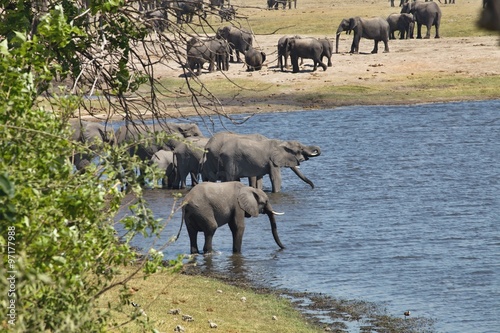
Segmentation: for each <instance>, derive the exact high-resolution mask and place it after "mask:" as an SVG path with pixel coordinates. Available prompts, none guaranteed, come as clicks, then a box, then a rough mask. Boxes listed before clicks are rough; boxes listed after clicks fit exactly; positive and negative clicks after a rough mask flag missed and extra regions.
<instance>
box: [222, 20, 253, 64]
mask: <svg viewBox="0 0 500 333" xmlns="http://www.w3.org/2000/svg"><path fill="white" fill-rule="evenodd" d="M216 37H217V38H222V39H225V40H226V41H227V42H228V44H229V48H230V51H229V54H230V61H231V62H234V57H233V51H234V52H235V53H236V61H237V62H241V58H240V53H242V54H245V52H246V51H247V50H248V49H249V48H250V47H252V44H253V37H252V34H251V33H250V32H249V31H247V30H244V29H239V28H236V27H233V26H225V27H222V28H219V29H217V34H216Z"/></svg>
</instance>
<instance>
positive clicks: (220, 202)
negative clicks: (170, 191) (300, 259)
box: [177, 182, 285, 254]
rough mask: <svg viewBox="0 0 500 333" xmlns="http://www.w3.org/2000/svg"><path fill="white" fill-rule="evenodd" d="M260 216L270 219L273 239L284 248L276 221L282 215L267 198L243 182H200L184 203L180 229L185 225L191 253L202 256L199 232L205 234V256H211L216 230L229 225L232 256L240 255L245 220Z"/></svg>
mask: <svg viewBox="0 0 500 333" xmlns="http://www.w3.org/2000/svg"><path fill="white" fill-rule="evenodd" d="M259 213H263V214H266V215H267V216H268V218H269V222H270V223H271V231H272V234H273V237H274V240H275V242H276V244H278V246H279V247H280V248H282V249H284V248H285V247H284V246H283V244H282V243H281V240H280V239H279V236H278V230H277V226H276V219H275V215H278V214H279V213H276V212H274V211H273V208H272V206H271V204H270V203H269V198H268V196H267V195H266V194H265V193H264V192H263V191H262V190H259V189H255V188H252V187H249V186H246V185H243V184H242V183H240V182H227V183H201V184H198V185H197V186H195V187H194V188H193V189H191V191H190V192H189V193H188V194H187V195H186V197H185V198H184V200H183V204H182V221H181V228H182V223H186V229H187V231H188V234H189V241H190V250H191V254H198V253H199V250H198V241H197V240H198V232H203V233H204V234H205V244H204V246H203V253H210V252H213V247H212V240H213V237H214V234H215V231H216V230H217V228H218V227H220V226H223V225H224V224H228V225H229V228H230V229H231V232H232V234H233V253H241V245H242V242H243V233H244V231H245V217H257V216H258V215H259ZM181 228H180V229H179V234H178V235H177V238H178V237H179V235H180V232H181Z"/></svg>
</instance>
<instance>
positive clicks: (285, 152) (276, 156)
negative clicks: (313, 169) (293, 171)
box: [271, 141, 299, 168]
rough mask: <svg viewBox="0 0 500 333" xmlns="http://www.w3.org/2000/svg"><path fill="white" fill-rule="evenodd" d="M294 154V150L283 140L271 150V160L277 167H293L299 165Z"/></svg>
mask: <svg viewBox="0 0 500 333" xmlns="http://www.w3.org/2000/svg"><path fill="white" fill-rule="evenodd" d="M295 154H296V152H295V151H294V150H293V149H292V148H291V147H290V144H289V143H288V142H287V141H283V142H281V143H280V144H279V145H277V146H276V147H274V149H273V150H272V152H271V161H272V162H273V163H274V165H276V166H278V167H287V168H290V167H294V166H297V165H299V161H298V160H297V158H296V157H295Z"/></svg>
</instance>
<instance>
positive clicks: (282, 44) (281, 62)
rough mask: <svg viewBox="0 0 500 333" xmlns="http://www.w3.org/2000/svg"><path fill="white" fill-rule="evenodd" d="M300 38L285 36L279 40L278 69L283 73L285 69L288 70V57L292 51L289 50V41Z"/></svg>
mask: <svg viewBox="0 0 500 333" xmlns="http://www.w3.org/2000/svg"><path fill="white" fill-rule="evenodd" d="M290 38H300V37H299V36H283V37H281V38H280V39H279V40H278V67H279V68H280V70H281V71H282V72H283V68H288V63H287V62H288V57H289V56H290V50H289V49H288V39H290Z"/></svg>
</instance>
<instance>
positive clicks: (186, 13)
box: [174, 0, 207, 24]
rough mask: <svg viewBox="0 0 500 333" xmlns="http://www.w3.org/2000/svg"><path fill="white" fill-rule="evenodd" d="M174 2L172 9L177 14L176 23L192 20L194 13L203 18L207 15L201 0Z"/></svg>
mask: <svg viewBox="0 0 500 333" xmlns="http://www.w3.org/2000/svg"><path fill="white" fill-rule="evenodd" d="M176 2H177V5H174V10H175V12H176V15H177V23H178V24H182V22H183V21H184V22H186V23H191V22H193V17H194V16H195V15H199V16H200V17H203V18H206V17H207V12H206V11H205V7H204V4H203V0H182V1H176Z"/></svg>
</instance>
